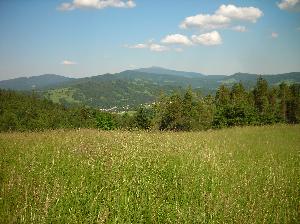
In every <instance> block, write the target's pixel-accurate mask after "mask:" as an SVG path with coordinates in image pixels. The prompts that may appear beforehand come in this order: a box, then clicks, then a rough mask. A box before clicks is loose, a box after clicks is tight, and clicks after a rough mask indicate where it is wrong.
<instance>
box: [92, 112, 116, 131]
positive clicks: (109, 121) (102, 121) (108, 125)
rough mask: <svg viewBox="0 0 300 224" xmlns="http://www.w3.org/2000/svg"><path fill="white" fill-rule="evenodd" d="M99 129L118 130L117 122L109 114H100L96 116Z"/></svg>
mask: <svg viewBox="0 0 300 224" xmlns="http://www.w3.org/2000/svg"><path fill="white" fill-rule="evenodd" d="M96 122H97V124H96V125H97V128H99V129H102V130H106V131H109V130H114V129H116V124H115V121H114V119H113V117H112V115H111V114H109V113H98V114H97V115H96Z"/></svg>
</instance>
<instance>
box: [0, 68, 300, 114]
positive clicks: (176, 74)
mask: <svg viewBox="0 0 300 224" xmlns="http://www.w3.org/2000/svg"><path fill="white" fill-rule="evenodd" d="M259 76H260V75H258V74H248V73H236V74H234V75H231V76H225V75H215V76H213V75H210V76H206V75H203V74H200V73H194V72H181V71H174V70H169V69H164V68H159V67H151V68H142V69H137V70H127V71H123V72H120V73H115V74H104V75H97V76H91V77H87V78H78V79H72V78H67V77H63V76H58V75H42V76H35V77H30V78H17V79H11V80H6V81H0V88H3V89H13V90H32V89H35V91H36V92H37V93H38V94H40V95H41V96H44V97H45V98H47V99H50V100H52V101H53V102H56V103H62V104H64V105H69V104H82V105H88V106H91V107H97V108H104V109H109V108H114V109H115V110H124V109H128V108H132V107H135V106H137V105H140V104H147V103H151V102H153V101H154V100H155V99H157V97H158V96H159V95H160V94H161V93H162V92H163V93H165V94H169V93H171V92H173V91H175V90H178V91H179V92H180V91H181V90H182V89H184V88H187V87H188V86H191V87H192V88H193V89H197V90H200V91H201V93H202V94H203V95H206V94H209V93H210V94H214V93H215V92H216V90H217V88H218V87H219V86H220V84H225V85H227V86H232V85H233V84H234V83H238V82H242V83H243V84H244V86H245V87H246V88H247V89H251V88H253V86H254V85H255V83H256V80H257V78H258V77H259ZM261 77H262V78H264V79H265V80H266V81H268V83H269V84H270V85H271V86H272V85H279V84H280V83H281V82H283V81H284V82H287V83H300V72H293V73H286V74H278V75H261ZM116 107H117V108H116Z"/></svg>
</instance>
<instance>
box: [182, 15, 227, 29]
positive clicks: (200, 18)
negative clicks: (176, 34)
mask: <svg viewBox="0 0 300 224" xmlns="http://www.w3.org/2000/svg"><path fill="white" fill-rule="evenodd" d="M230 22H231V20H230V18H227V17H225V16H222V15H208V14H206V15H204V14H199V15H195V16H190V17H187V18H185V20H184V21H183V22H182V23H181V24H180V28H183V29H186V28H193V27H195V28H201V29H218V28H224V27H227V26H228V25H229V23H230Z"/></svg>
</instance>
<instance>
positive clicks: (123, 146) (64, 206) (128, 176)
mask: <svg viewBox="0 0 300 224" xmlns="http://www.w3.org/2000/svg"><path fill="white" fill-rule="evenodd" d="M0 152H1V173H0V174H1V176H0V177H1V179H0V180H1V198H0V222H1V223H299V222H300V126H299V125H297V126H283V125H282V126H281V125H279V126H270V127H246V128H232V129H224V130H218V131H207V132H190V133H171V132H164V133H159V132H155V133H146V132H121V131H113V132H102V131H97V130H76V131H75V130H73V131H63V130H58V131H47V132H41V133H2V134H0Z"/></svg>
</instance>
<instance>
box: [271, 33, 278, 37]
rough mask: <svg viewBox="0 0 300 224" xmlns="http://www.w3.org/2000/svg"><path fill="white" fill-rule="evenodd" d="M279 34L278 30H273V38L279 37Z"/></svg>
mask: <svg viewBox="0 0 300 224" xmlns="http://www.w3.org/2000/svg"><path fill="white" fill-rule="evenodd" d="M278 36H279V34H278V33H276V32H272V33H271V37H272V38H277V37H278Z"/></svg>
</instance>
